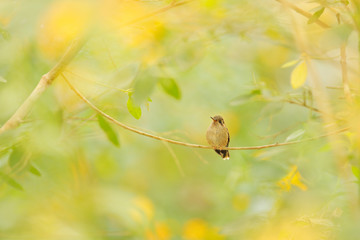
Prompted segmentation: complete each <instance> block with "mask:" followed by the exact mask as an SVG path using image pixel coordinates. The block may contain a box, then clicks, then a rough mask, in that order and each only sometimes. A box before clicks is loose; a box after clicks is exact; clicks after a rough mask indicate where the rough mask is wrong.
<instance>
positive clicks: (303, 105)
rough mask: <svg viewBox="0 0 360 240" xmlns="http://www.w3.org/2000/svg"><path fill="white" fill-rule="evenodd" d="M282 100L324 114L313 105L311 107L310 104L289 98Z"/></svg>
mask: <svg viewBox="0 0 360 240" xmlns="http://www.w3.org/2000/svg"><path fill="white" fill-rule="evenodd" d="M284 101H285V102H287V103H290V104H295V105H298V106H302V107H305V108H308V109H310V110H311V111H314V112H317V113H320V114H325V113H324V112H322V111H320V110H319V109H317V108H315V107H312V106H309V105H307V104H306V103H300V102H295V101H293V100H290V99H285V100H284Z"/></svg>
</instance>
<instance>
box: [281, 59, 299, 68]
mask: <svg viewBox="0 0 360 240" xmlns="http://www.w3.org/2000/svg"><path fill="white" fill-rule="evenodd" d="M298 62H299V59H296V60H292V61H290V62H286V63H284V64H283V65H282V66H281V68H288V67H291V66H294V65H295V64H297V63H298Z"/></svg>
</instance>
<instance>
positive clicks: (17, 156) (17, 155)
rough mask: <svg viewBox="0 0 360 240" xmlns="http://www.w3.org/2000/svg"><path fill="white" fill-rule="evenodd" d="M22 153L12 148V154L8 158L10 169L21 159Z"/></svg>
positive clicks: (18, 149)
mask: <svg viewBox="0 0 360 240" xmlns="http://www.w3.org/2000/svg"><path fill="white" fill-rule="evenodd" d="M23 156H24V152H23V151H22V150H21V149H20V148H17V147H13V148H12V153H11V155H10V157H9V162H8V163H9V165H10V167H11V168H15V167H16V166H17V165H18V163H19V162H20V161H21V160H22V159H23Z"/></svg>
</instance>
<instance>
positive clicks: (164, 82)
mask: <svg viewBox="0 0 360 240" xmlns="http://www.w3.org/2000/svg"><path fill="white" fill-rule="evenodd" d="M159 80H160V85H161V86H162V88H163V90H164V91H165V92H166V93H167V94H169V95H170V96H172V97H174V98H175V99H178V100H179V99H181V91H180V88H179V86H178V85H177V83H176V81H175V80H174V79H173V78H160V79H159Z"/></svg>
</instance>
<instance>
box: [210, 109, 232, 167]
mask: <svg viewBox="0 0 360 240" xmlns="http://www.w3.org/2000/svg"><path fill="white" fill-rule="evenodd" d="M210 118H211V119H212V123H211V124H210V126H209V128H208V130H207V132H206V140H207V141H208V143H209V144H210V145H211V146H213V147H216V148H217V147H219V148H221V147H227V146H229V142H230V135H229V130H228V129H227V127H226V126H225V122H224V119H223V118H222V117H221V116H219V115H216V116H214V117H210ZM215 152H216V153H217V154H219V155H220V156H221V157H222V158H223V160H228V159H230V154H229V151H228V150H220V149H215Z"/></svg>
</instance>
